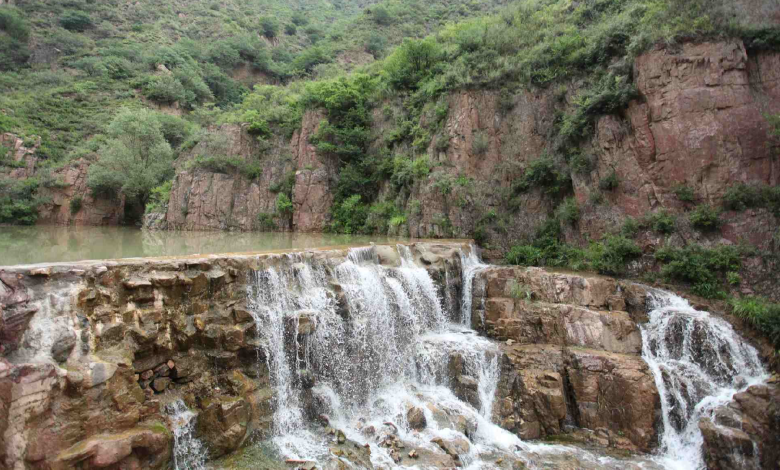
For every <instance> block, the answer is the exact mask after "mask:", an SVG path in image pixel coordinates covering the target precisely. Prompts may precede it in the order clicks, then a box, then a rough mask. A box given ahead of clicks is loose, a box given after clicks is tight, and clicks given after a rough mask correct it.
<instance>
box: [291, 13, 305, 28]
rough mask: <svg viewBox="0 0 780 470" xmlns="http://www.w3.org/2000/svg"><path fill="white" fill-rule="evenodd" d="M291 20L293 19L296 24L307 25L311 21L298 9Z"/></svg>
mask: <svg viewBox="0 0 780 470" xmlns="http://www.w3.org/2000/svg"><path fill="white" fill-rule="evenodd" d="M290 21H292V22H293V24H294V25H296V26H305V25H307V24H308V23H309V19H308V18H306V15H304V14H303V13H301V12H299V11H296V12H295V13H293V15H292V18H291V19H290Z"/></svg>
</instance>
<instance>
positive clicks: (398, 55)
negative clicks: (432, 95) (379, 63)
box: [383, 38, 442, 90]
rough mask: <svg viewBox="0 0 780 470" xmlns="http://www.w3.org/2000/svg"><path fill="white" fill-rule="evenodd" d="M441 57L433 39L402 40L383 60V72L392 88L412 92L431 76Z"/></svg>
mask: <svg viewBox="0 0 780 470" xmlns="http://www.w3.org/2000/svg"><path fill="white" fill-rule="evenodd" d="M441 57H442V51H441V47H440V46H439V45H438V44H437V43H436V41H435V40H434V39H433V38H428V39H421V40H418V39H404V42H403V43H401V45H400V46H398V47H397V48H396V49H395V51H393V53H392V54H391V55H390V56H389V57H388V58H387V59H385V61H384V64H383V66H384V67H383V71H384V74H385V77H386V79H387V81H388V83H389V84H390V85H391V86H392V87H394V88H396V89H409V90H413V89H417V87H418V86H419V85H420V83H421V82H422V81H423V80H425V79H427V78H428V77H430V76H432V75H433V73H434V72H435V70H436V66H437V65H438V63H439V61H440V60H441Z"/></svg>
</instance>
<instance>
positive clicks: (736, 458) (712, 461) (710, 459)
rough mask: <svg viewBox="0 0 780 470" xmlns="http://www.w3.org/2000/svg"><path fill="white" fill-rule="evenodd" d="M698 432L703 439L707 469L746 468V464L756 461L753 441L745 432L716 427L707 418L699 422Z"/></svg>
mask: <svg viewBox="0 0 780 470" xmlns="http://www.w3.org/2000/svg"><path fill="white" fill-rule="evenodd" d="M699 430H700V431H701V433H702V436H703V437H704V446H703V448H702V453H703V454H704V460H705V462H706V464H707V468H708V469H711V470H726V469H740V468H747V465H748V462H750V463H754V461H755V460H757V457H758V456H757V455H755V450H754V447H753V441H752V440H751V439H750V436H748V434H747V433H746V432H744V431H741V430H739V429H735V428H730V427H725V426H718V425H716V424H715V423H713V422H712V421H711V420H710V419H709V418H702V419H701V421H699ZM752 466H753V465H750V467H752Z"/></svg>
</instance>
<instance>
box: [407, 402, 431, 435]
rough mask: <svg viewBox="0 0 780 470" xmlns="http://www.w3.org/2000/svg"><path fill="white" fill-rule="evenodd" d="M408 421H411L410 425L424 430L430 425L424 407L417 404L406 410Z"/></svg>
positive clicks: (415, 428)
mask: <svg viewBox="0 0 780 470" xmlns="http://www.w3.org/2000/svg"><path fill="white" fill-rule="evenodd" d="M406 421H407V422H408V423H409V427H410V428H412V429H414V430H417V431H422V430H423V429H425V427H426V426H427V425H428V421H427V420H426V419H425V412H424V411H423V410H422V408H418V407H416V406H414V407H411V408H409V411H407V412H406Z"/></svg>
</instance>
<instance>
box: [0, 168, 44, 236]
mask: <svg viewBox="0 0 780 470" xmlns="http://www.w3.org/2000/svg"><path fill="white" fill-rule="evenodd" d="M38 186H39V183H38V180H37V179H36V178H28V179H25V180H12V179H6V178H4V177H2V175H0V223H7V224H21V225H32V224H34V223H35V221H36V220H38V204H39V203H40V200H39V199H38V197H37V195H36V193H37V191H38Z"/></svg>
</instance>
